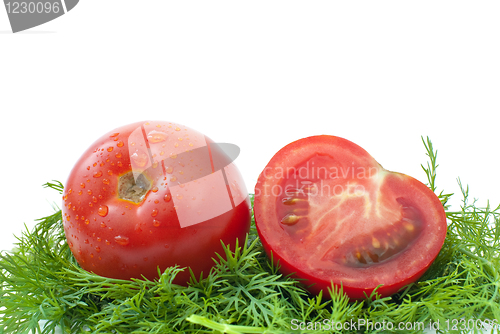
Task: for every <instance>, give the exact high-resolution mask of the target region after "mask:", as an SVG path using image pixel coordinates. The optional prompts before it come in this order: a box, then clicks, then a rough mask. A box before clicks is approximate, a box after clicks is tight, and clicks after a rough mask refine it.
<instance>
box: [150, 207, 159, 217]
mask: <svg viewBox="0 0 500 334" xmlns="http://www.w3.org/2000/svg"><path fill="white" fill-rule="evenodd" d="M157 215H158V209H153V211H151V217H156V216H157Z"/></svg>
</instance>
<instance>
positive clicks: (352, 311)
mask: <svg viewBox="0 0 500 334" xmlns="http://www.w3.org/2000/svg"><path fill="white" fill-rule="evenodd" d="M422 141H423V143H424V146H425V149H426V153H427V156H428V157H429V162H428V163H427V164H426V165H425V166H422V168H423V170H424V172H425V173H426V176H427V179H428V186H429V187H430V188H431V189H432V190H433V191H434V192H436V189H437V185H436V169H437V167H438V165H437V151H435V150H434V148H433V146H432V142H431V141H430V139H429V138H426V139H425V140H424V138H422ZM458 183H459V186H460V190H461V195H462V197H463V199H462V204H461V206H460V209H459V210H456V211H451V210H450V209H449V206H448V205H447V202H448V200H449V198H450V197H451V196H452V194H447V193H444V192H443V191H441V192H440V193H439V195H438V197H439V198H440V200H441V202H442V204H443V206H444V207H445V209H446V215H447V219H448V233H447V237H446V240H445V243H444V246H443V248H442V250H441V252H440V253H439V255H438V257H437V258H436V260H435V261H434V263H433V264H432V265H431V267H430V268H429V269H428V270H427V272H426V273H425V274H424V276H423V277H422V278H421V279H420V280H419V281H418V282H415V283H413V284H411V285H409V286H407V287H405V288H404V289H402V290H401V291H400V292H399V293H397V294H395V295H393V296H391V297H386V298H380V297H379V296H378V295H377V294H376V293H373V294H372V296H369V298H367V299H366V300H364V301H356V302H350V301H349V299H348V297H347V296H346V295H345V294H344V293H343V290H342V287H337V286H332V289H331V290H330V296H329V297H330V299H328V300H326V299H324V298H323V296H322V295H321V294H320V295H319V296H312V295H310V294H308V293H307V292H306V290H304V289H303V288H302V287H301V285H300V284H299V282H297V281H295V280H293V279H292V278H290V277H285V276H283V275H281V274H280V273H279V264H278V265H273V261H272V259H269V258H268V257H267V256H266V254H265V252H264V249H263V247H262V244H261V242H260V239H259V237H258V234H257V231H256V228H255V223H254V222H252V226H251V230H250V233H249V235H248V237H247V240H246V242H245V243H243V244H242V245H237V247H234V248H233V247H231V248H229V247H228V245H223V247H224V254H220V256H218V257H217V258H216V259H214V261H215V266H214V268H213V270H212V271H210V272H209V273H208V274H207V275H206V276H205V277H194V276H193V275H192V278H191V284H190V285H189V286H187V287H184V286H179V285H175V284H173V283H172V282H173V280H174V278H175V277H176V275H177V274H178V273H179V272H181V271H183V270H188V269H185V268H178V267H172V268H168V269H167V270H165V271H164V272H159V278H158V279H157V280H155V281H149V280H138V279H134V280H130V281H125V280H116V279H110V278H105V277H101V276H97V275H95V274H92V273H89V272H87V271H85V270H83V269H81V268H80V267H79V266H78V264H77V262H76V261H75V259H74V257H73V255H72V254H71V251H70V250H69V247H68V245H67V243H66V239H65V236H64V230H63V225H62V217H61V212H60V211H57V212H56V213H54V214H53V215H51V216H48V217H45V218H42V219H40V220H38V222H37V224H36V226H35V227H34V228H33V229H32V230H31V231H29V230H27V229H26V231H24V232H23V233H22V234H21V236H20V237H18V238H17V240H18V242H17V243H16V247H15V248H14V249H13V250H12V251H11V252H3V253H0V333H44V334H45V333H47V334H48V333H54V332H55V330H56V328H59V329H60V330H61V331H62V332H63V333H233V334H240V333H241V334H243V333H331V332H333V331H334V328H335V327H334V324H341V325H342V324H346V323H349V322H353V321H355V322H357V321H358V320H359V319H362V320H364V321H365V323H366V322H371V323H372V324H374V323H383V322H386V323H388V322H390V323H392V324H394V326H397V325H398V324H400V323H401V324H407V323H414V324H415V323H422V324H425V325H428V324H429V323H430V322H431V321H432V322H437V321H439V322H440V324H441V325H442V326H441V327H440V332H448V331H451V330H447V329H446V328H444V327H443V326H444V324H446V321H448V323H449V321H450V320H451V319H456V320H460V319H465V320H481V321H487V320H488V319H489V320H498V319H500V306H499V305H500V291H499V289H500V273H499V268H500V259H499V249H500V206H499V207H496V208H492V207H490V206H489V204H488V205H487V206H486V207H478V206H477V204H476V201H475V200H473V201H471V200H470V198H469V188H468V186H466V187H463V186H462V183H461V181H460V179H459V180H458ZM45 187H47V188H52V189H54V190H56V191H58V192H61V191H62V189H63V186H62V184H61V183H60V182H58V181H53V182H52V183H47V184H46V185H45ZM250 197H251V200H252V202H253V196H250ZM42 320H44V321H45V324H44V325H41V321H42ZM476 323H477V322H476ZM327 326H330V328H329V329H327ZM396 328H397V327H396ZM469 328H471V327H467V328H466V329H463V330H462V329H460V327H458V329H457V330H456V331H454V332H463V333H466V332H469ZM376 331H377V330H374V329H373V328H370V327H369V326H366V325H365V326H358V327H357V328H354V329H353V328H352V327H351V328H348V329H346V328H345V326H344V327H343V329H342V332H345V333H349V332H352V333H364V332H366V333H371V332H376ZM380 332H381V331H380ZM404 332H406V333H411V332H414V333H421V332H423V329H422V328H412V329H407V330H405V331H404ZM492 332H493V330H492ZM497 333H498V329H497Z"/></svg>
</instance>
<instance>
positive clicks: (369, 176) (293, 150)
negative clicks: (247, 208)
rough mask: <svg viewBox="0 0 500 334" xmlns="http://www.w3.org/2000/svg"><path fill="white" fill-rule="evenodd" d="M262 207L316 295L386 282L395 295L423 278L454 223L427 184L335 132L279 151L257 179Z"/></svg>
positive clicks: (273, 245) (283, 254) (277, 254)
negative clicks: (385, 165)
mask: <svg viewBox="0 0 500 334" xmlns="http://www.w3.org/2000/svg"><path fill="white" fill-rule="evenodd" d="M254 211H255V223H256V226H257V231H258V233H259V236H260V238H261V240H262V244H263V245H264V248H265V249H266V251H267V253H268V254H269V255H272V258H273V260H274V261H277V262H278V261H279V265H280V267H281V271H282V272H283V273H284V274H293V275H294V276H295V277H297V278H300V279H302V282H303V283H304V285H306V286H307V288H308V289H309V291H311V292H312V293H315V294H317V293H319V292H320V291H323V292H324V295H326V296H328V289H329V288H331V286H332V283H333V284H334V285H337V286H340V285H342V287H343V290H344V292H345V293H347V295H348V296H349V297H350V298H352V299H363V298H364V297H365V294H366V295H368V296H369V295H370V294H371V293H372V291H373V290H374V289H375V288H377V287H378V290H377V292H378V293H379V294H381V295H382V296H388V295H391V294H393V293H395V292H397V291H399V289H401V288H402V287H404V286H405V285H407V284H409V283H411V282H414V281H415V280H417V279H418V278H419V277H420V276H421V275H422V274H423V273H424V272H425V271H426V270H427V268H428V267H429V266H430V264H431V263H432V262H433V260H434V259H435V258H436V256H437V255H438V253H439V251H440V249H441V247H442V245H443V242H444V239H445V236H446V227H447V225H446V215H445V212H444V209H443V206H442V204H441V202H440V201H439V199H438V198H437V196H436V195H435V194H434V193H433V192H432V191H431V190H430V189H429V188H428V187H427V186H425V185H424V184H422V183H421V182H419V181H418V180H415V179H414V178H412V177H410V176H408V175H404V174H401V173H396V172H390V171H387V170H385V169H384V168H382V166H380V165H379V164H378V163H377V162H376V161H375V159H373V158H372V157H371V156H370V155H369V154H368V153H367V152H366V151H365V150H363V149H362V148H361V147H359V146H357V145H356V144H354V143H352V142H350V141H348V140H346V139H343V138H339V137H334V136H315V137H309V138H304V139H300V140H297V141H295V142H293V143H291V144H289V145H287V146H285V147H284V148H282V149H281V150H280V151H279V152H278V153H276V155H275V156H274V157H273V158H272V159H271V161H270V162H269V163H268V165H267V166H266V168H265V169H264V171H263V172H262V173H261V175H260V177H259V179H258V182H257V185H256V187H255V202H254Z"/></svg>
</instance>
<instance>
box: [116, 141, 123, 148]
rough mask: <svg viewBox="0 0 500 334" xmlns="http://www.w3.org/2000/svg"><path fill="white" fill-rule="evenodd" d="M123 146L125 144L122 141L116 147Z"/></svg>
mask: <svg viewBox="0 0 500 334" xmlns="http://www.w3.org/2000/svg"><path fill="white" fill-rule="evenodd" d="M123 145H124V144H123V142H122V141H119V142H118V143H116V146H118V147H122V146H123Z"/></svg>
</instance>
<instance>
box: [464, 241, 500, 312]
mask: <svg viewBox="0 0 500 334" xmlns="http://www.w3.org/2000/svg"><path fill="white" fill-rule="evenodd" d="M458 250H459V251H460V252H462V253H463V254H465V255H467V256H470V257H472V258H474V259H476V260H480V261H481V262H483V263H484V264H485V265H486V267H487V268H488V269H489V271H490V273H491V274H492V276H493V282H494V283H495V284H494V285H495V292H494V293H493V296H491V299H490V301H494V300H495V298H496V297H497V294H498V285H499V277H498V272H497V271H496V270H495V266H494V265H493V263H491V262H490V261H488V260H486V259H485V258H482V257H480V256H477V255H476V254H474V253H472V252H470V251H468V250H467V249H464V248H462V247H459V248H458ZM485 311H486V308H485V309H483V311H482V312H481V314H480V315H479V318H481V317H482V315H483V314H484V312H485Z"/></svg>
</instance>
